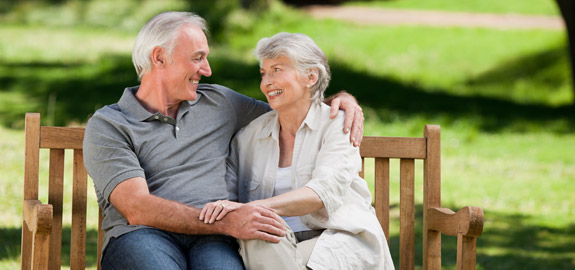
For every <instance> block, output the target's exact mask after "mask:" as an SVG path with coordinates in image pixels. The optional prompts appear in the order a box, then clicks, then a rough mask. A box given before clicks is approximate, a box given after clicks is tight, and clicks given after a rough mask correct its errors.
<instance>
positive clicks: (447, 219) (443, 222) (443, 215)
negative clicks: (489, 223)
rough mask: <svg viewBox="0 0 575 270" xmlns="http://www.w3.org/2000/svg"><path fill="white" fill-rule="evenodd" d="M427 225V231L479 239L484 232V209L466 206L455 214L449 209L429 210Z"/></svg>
mask: <svg viewBox="0 0 575 270" xmlns="http://www.w3.org/2000/svg"><path fill="white" fill-rule="evenodd" d="M427 224H428V225H427V229H429V230H434V231H439V232H441V233H443V234H446V235H453V236H456V235H458V234H461V235H463V236H467V237H479V236H480V235H481V233H482V232H483V209H482V208H480V207H473V206H466V207H463V208H461V209H460V210H459V211H457V213H455V212H453V211H451V210H450V209H448V208H429V209H427Z"/></svg>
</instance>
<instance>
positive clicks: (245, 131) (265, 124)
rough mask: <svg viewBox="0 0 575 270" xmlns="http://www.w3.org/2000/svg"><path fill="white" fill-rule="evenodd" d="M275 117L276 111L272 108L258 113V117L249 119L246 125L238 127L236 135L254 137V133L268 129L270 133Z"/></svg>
mask: <svg viewBox="0 0 575 270" xmlns="http://www.w3.org/2000/svg"><path fill="white" fill-rule="evenodd" d="M276 119H277V112H276V111H274V110H272V111H269V112H266V113H264V114H262V115H260V116H259V117H258V118H256V119H254V120H253V121H251V122H250V123H249V124H248V125H246V126H245V127H243V128H242V129H240V130H239V131H238V133H237V135H236V137H244V138H245V137H254V136H255V135H256V134H258V133H260V132H262V133H265V132H266V131H269V132H270V133H271V131H272V128H273V126H274V124H275V121H276Z"/></svg>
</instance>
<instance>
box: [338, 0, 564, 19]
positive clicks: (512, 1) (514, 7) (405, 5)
mask: <svg viewBox="0 0 575 270" xmlns="http://www.w3.org/2000/svg"><path fill="white" fill-rule="evenodd" d="M346 5H356V6H370V7H382V8H401V9H419V10H440V11H457V12H478V13H503V14H506V13H509V14H525V15H558V16H560V12H559V9H558V8H557V4H556V3H555V1H554V0H509V1H499V0H465V1H453V0H387V1H386V0H374V1H350V2H347V3H346Z"/></svg>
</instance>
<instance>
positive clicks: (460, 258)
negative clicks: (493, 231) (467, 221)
mask: <svg viewBox="0 0 575 270" xmlns="http://www.w3.org/2000/svg"><path fill="white" fill-rule="evenodd" d="M476 240H477V238H476V237H467V236H463V235H462V234H458V235H457V264H456V269H457V270H473V269H475V263H476V259H475V252H476V250H475V247H476Z"/></svg>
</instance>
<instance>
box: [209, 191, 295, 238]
mask: <svg viewBox="0 0 575 270" xmlns="http://www.w3.org/2000/svg"><path fill="white" fill-rule="evenodd" d="M199 219H200V220H201V221H203V222H204V223H206V224H212V223H215V222H224V224H225V226H226V227H227V232H228V234H229V235H231V236H233V237H235V238H237V239H242V240H250V239H259V240H265V241H269V242H274V243H278V242H279V241H280V239H281V237H283V236H285V234H286V227H285V225H284V222H283V220H282V218H281V217H280V216H279V215H278V214H276V213H275V212H274V211H273V210H271V209H269V208H267V207H264V206H261V205H258V204H256V203H255V202H251V203H247V204H242V203H238V202H232V201H227V200H219V201H216V202H211V203H208V204H206V205H205V206H204V208H202V210H201V211H200V215H199Z"/></svg>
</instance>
